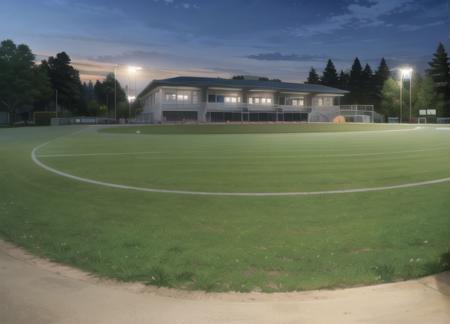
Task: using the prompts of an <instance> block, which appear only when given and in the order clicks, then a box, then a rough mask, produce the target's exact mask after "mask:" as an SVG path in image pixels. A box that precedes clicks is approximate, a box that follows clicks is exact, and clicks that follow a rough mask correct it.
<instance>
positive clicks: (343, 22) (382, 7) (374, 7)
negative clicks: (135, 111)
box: [293, 0, 415, 37]
mask: <svg viewBox="0 0 450 324" xmlns="http://www.w3.org/2000/svg"><path fill="white" fill-rule="evenodd" d="M414 8H415V4H414V2H413V1H412V0H372V1H370V2H364V3H363V2H362V1H359V0H357V1H354V2H353V3H351V4H349V5H348V6H347V7H346V9H345V13H343V14H339V15H333V16H330V17H328V18H327V19H325V20H324V21H323V22H320V23H316V24H310V25H305V26H301V27H297V28H295V29H294V30H293V33H294V34H295V35H297V36H300V37H311V36H315V35H320V34H332V33H334V32H336V31H339V30H342V29H344V28H348V27H355V28H360V27H379V26H383V25H386V24H387V22H386V20H385V18H386V17H388V16H390V15H393V14H399V13H403V12H407V11H410V10H413V9H414Z"/></svg>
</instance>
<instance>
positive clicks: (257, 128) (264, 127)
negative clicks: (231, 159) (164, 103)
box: [100, 123, 412, 135]
mask: <svg viewBox="0 0 450 324" xmlns="http://www.w3.org/2000/svg"><path fill="white" fill-rule="evenodd" d="M405 128H412V126H410V125H399V124H397V125H385V124H326V123H324V124H305V123H285V124H280V123H273V124H270V123H268V124H252V123H250V124H236V123H230V124H182V125H152V126H142V125H138V126H131V127H129V126H127V127H114V128H106V129H103V130H100V132H106V133H115V134H132V133H136V131H140V132H141V133H142V134H170V135H176V134H188V135H193V134H283V133H323V132H350V131H351V132H356V131H370V130H392V129H405Z"/></svg>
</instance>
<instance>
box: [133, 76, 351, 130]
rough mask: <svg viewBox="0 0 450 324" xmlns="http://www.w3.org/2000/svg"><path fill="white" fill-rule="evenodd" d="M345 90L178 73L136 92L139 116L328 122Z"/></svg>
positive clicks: (165, 119) (336, 112) (163, 119)
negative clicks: (140, 112) (179, 75)
mask: <svg viewBox="0 0 450 324" xmlns="http://www.w3.org/2000/svg"><path fill="white" fill-rule="evenodd" d="M346 93H347V91H344V90H339V89H335V88H330V87H326V86H322V85H313V84H302V83H287V82H280V81H277V80H272V81H270V80H261V79H259V78H256V77H253V78H248V77H245V76H244V77H243V78H240V79H221V78H200V77H177V78H171V79H165V80H155V81H153V82H151V83H150V84H149V85H148V86H147V87H146V88H145V89H144V91H143V92H142V93H141V94H140V96H139V97H140V99H141V100H143V102H144V110H143V113H142V115H141V119H145V120H146V121H151V122H154V123H165V122H180V121H197V122H227V121H244V122H246V121H251V122H257V121H310V122H329V121H332V120H333V119H334V118H335V117H336V116H338V115H339V114H340V98H341V97H342V96H344V95H345V94H346Z"/></svg>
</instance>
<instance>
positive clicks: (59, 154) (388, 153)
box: [36, 145, 450, 160]
mask: <svg viewBox="0 0 450 324" xmlns="http://www.w3.org/2000/svg"><path fill="white" fill-rule="evenodd" d="M446 149H450V146H449V145H445V146H444V145H442V146H438V147H434V148H430V149H421V150H407V151H393V152H368V153H348V154H339V153H337V154H310V155H308V156H307V157H313V158H324V157H338V158H339V157H364V156H380V155H397V154H407V153H422V152H434V151H440V150H446ZM205 152H207V151H189V152H186V153H205ZM246 152H247V153H252V154H259V153H265V152H262V151H258V152H256V151H246ZM299 152H300V151H299ZM301 152H302V153H304V152H305V151H301ZM161 153H162V154H164V153H166V152H157V151H153V152H117V153H113V152H110V153H108V152H105V153H78V154H72V153H68V154H65V153H54V154H38V155H37V156H36V157H37V158H64V157H97V156H128V155H130V156H133V155H154V154H161ZM260 156H266V155H264V154H260V155H258V157H260ZM290 156H292V155H289V156H288V155H277V157H280V158H286V157H290ZM251 157H253V155H252V156H251ZM155 159H167V157H156V158H155ZM171 159H214V160H215V159H217V160H219V159H234V157H232V156H231V157H229V156H214V157H206V158H205V157H176V158H174V157H171Z"/></svg>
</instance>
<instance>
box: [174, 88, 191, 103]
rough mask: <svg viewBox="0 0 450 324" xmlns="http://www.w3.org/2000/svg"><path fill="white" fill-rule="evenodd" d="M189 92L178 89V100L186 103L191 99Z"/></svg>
mask: <svg viewBox="0 0 450 324" xmlns="http://www.w3.org/2000/svg"><path fill="white" fill-rule="evenodd" d="M189 94H190V93H189V92H186V91H178V93H177V101H178V102H182V103H185V102H187V101H189Z"/></svg>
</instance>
